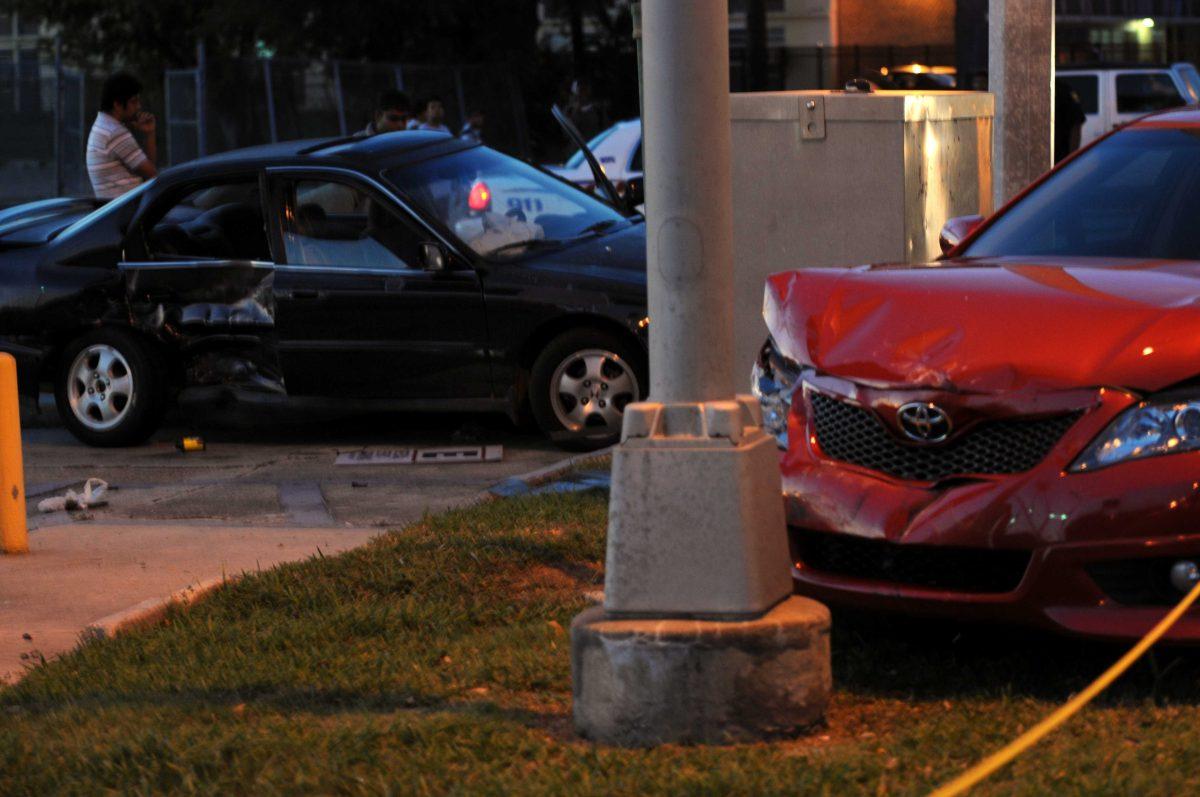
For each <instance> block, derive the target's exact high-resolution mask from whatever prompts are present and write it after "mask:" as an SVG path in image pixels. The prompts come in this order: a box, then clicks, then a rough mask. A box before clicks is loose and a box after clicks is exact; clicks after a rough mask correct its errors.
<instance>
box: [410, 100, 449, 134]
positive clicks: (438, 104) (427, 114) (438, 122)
mask: <svg viewBox="0 0 1200 797" xmlns="http://www.w3.org/2000/svg"><path fill="white" fill-rule="evenodd" d="M415 121H416V123H415V124H414V123H413V122H409V123H408V129H409V130H433V131H435V132H438V133H449V132H450V128H448V127H446V106H444V105H442V98H441V97H438V96H437V95H434V96H432V97H430V98H429V99H427V100H425V102H424V103H422V104H421V113H420V116H419V117H418V119H417V120H415Z"/></svg>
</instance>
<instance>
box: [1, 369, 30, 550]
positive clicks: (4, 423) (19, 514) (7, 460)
mask: <svg viewBox="0 0 1200 797" xmlns="http://www.w3.org/2000/svg"><path fill="white" fill-rule="evenodd" d="M0 543H3V548H4V552H5V553H29V530H28V528H27V527H26V525H25V469H24V465H23V463H22V461H21V409H20V406H19V405H18V403H17V361H16V360H15V359H13V356H12V355H11V354H4V353H0Z"/></svg>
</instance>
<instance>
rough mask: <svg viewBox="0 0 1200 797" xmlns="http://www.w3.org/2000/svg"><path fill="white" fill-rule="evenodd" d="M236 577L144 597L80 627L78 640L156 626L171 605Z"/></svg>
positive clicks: (194, 598) (184, 602) (191, 599)
mask: <svg viewBox="0 0 1200 797" xmlns="http://www.w3.org/2000/svg"><path fill="white" fill-rule="evenodd" d="M238 578H239V576H221V577H220V578H211V579H208V580H207V581H199V582H197V583H195V584H193V585H191V586H190V587H185V588H184V589H181V590H179V591H178V592H172V593H171V594H170V595H168V596H167V597H165V598H148V599H147V600H144V601H142V602H141V603H138V604H135V605H133V606H130V607H129V608H128V609H123V610H122V611H119V612H116V613H114V614H110V615H108V616H107V617H101V618H100V619H99V620H95V621H93V622H91V623H88V624H87V625H86V626H84V629H83V630H82V631H81V632H79V639H80V642H84V643H86V642H91V641H93V640H100V639H112V638H113V637H115V636H117V635H118V634H123V633H125V632H127V631H132V630H134V629H136V628H145V627H146V626H151V625H157V624H158V623H160V622H162V620H163V618H164V617H166V614H167V610H168V609H170V608H171V607H172V606H188V605H190V604H193V603H195V602H196V601H198V600H200V599H202V598H204V597H205V596H207V595H209V594H210V593H213V592H215V591H217V590H218V589H220V588H221V587H223V586H225V585H226V584H232V583H233V582H234V581H236V580H237V579H238Z"/></svg>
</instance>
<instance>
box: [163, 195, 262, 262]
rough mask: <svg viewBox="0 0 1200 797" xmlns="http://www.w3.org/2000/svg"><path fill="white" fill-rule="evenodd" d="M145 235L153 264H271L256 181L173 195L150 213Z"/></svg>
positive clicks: (164, 199) (167, 197) (165, 198)
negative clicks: (184, 260)
mask: <svg viewBox="0 0 1200 797" xmlns="http://www.w3.org/2000/svg"><path fill="white" fill-rule="evenodd" d="M143 230H144V231H145V235H146V249H147V250H148V252H149V255H150V257H151V259H156V260H162V259H173V258H181V257H182V258H203V259H216V260H270V259H271V247H270V245H269V244H268V243H267V233H266V227H265V225H264V223H263V213H262V199H261V196H260V194H259V188H258V178H257V177H247V178H244V179H240V180H222V181H220V182H208V183H204V184H201V185H197V186H192V187H190V188H188V189H185V192H184V193H183V194H182V195H180V194H179V193H174V194H171V195H168V196H166V197H164V198H163V200H160V201H159V202H158V204H157V206H155V207H151V208H150V209H149V210H148V211H147V213H146V215H145V221H144V224H143Z"/></svg>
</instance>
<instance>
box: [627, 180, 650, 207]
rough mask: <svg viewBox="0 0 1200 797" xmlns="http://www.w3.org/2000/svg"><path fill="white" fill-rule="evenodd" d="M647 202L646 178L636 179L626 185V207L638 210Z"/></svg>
mask: <svg viewBox="0 0 1200 797" xmlns="http://www.w3.org/2000/svg"><path fill="white" fill-rule="evenodd" d="M645 201H646V178H645V177H634V178H631V179H630V180H628V181H626V183H625V207H627V208H629V209H630V210H637V206H638V205H640V204H642V203H643V202H645Z"/></svg>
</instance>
